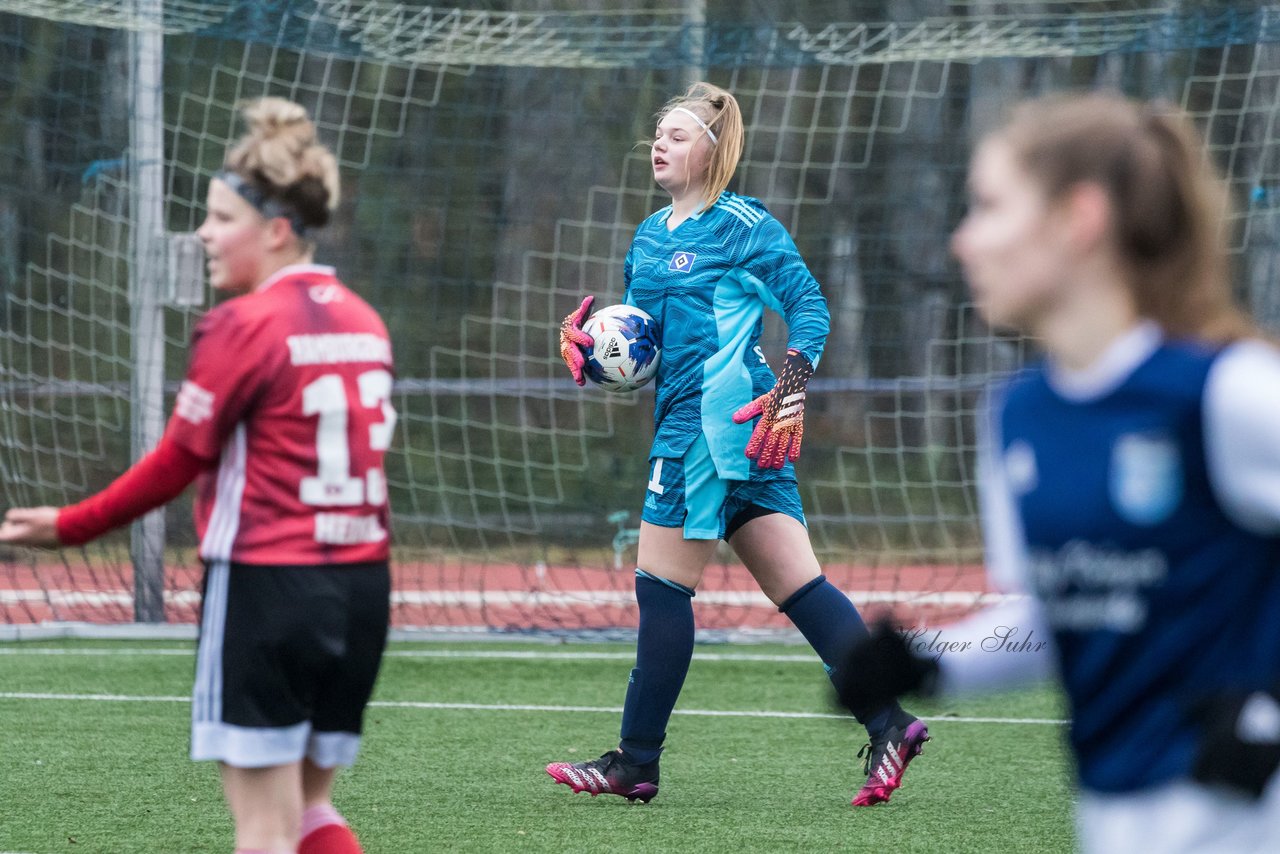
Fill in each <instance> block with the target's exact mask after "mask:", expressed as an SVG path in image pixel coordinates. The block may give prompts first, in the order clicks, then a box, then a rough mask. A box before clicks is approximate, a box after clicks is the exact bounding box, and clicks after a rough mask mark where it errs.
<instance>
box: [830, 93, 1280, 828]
mask: <svg viewBox="0 0 1280 854" xmlns="http://www.w3.org/2000/svg"><path fill="white" fill-rule="evenodd" d="M969 185H970V189H971V196H972V199H971V204H970V207H969V213H968V215H967V216H966V218H965V219H964V221H963V222H962V223H961V225H960V227H959V229H958V230H957V232H956V234H955V236H954V238H953V241H952V245H953V249H954V251H955V254H956V256H957V257H958V258H959V259H960V262H961V265H962V266H963V268H964V272H965V275H966V277H967V279H968V280H969V284H970V287H971V290H972V292H973V294H974V297H975V300H976V302H977V305H978V308H979V310H980V311H981V313H982V314H983V316H984V317H985V318H986V319H987V320H988V321H989V322H990V323H991V324H993V325H995V326H1001V327H1009V328H1011V329H1013V330H1015V331H1018V332H1021V333H1023V334H1025V335H1028V336H1030V337H1032V338H1035V339H1037V340H1039V341H1040V342H1042V343H1043V347H1044V350H1045V358H1044V359H1043V361H1041V362H1039V363H1037V364H1033V365H1032V366H1030V367H1029V368H1027V369H1025V370H1024V371H1023V372H1022V373H1021V374H1019V375H1017V376H1015V377H1014V378H1013V379H1012V380H1011V381H1010V382H1009V383H1008V384H1007V385H1006V386H1004V387H1003V388H1002V389H1001V390H1000V391H999V392H998V393H997V394H996V395H995V397H994V403H995V405H994V406H993V407H992V408H991V413H990V417H989V419H986V423H989V426H988V427H986V428H985V429H984V430H983V431H982V432H983V433H985V434H986V439H985V440H984V442H983V445H984V446H985V448H984V449H983V453H982V456H981V459H980V472H981V477H980V486H981V494H982V498H983V502H982V504H983V516H984V524H985V527H986V534H987V554H988V566H989V569H990V571H991V573H992V575H993V577H994V578H995V579H996V580H997V581H999V582H1001V586H1004V587H1006V588H1014V589H1023V590H1026V591H1027V592H1029V593H1030V594H1031V595H1030V596H1028V597H1025V598H1024V599H1022V600H1021V601H1020V602H1019V603H1017V604H1014V605H1009V606H1003V607H1004V610H1002V611H996V612H982V613H979V614H977V615H975V616H974V617H972V618H970V619H969V620H968V621H966V622H965V623H963V624H960V625H958V626H953V627H952V628H951V629H950V630H946V629H944V630H943V632H944V635H945V634H947V633H948V631H949V633H950V637H949V638H947V640H948V641H949V642H951V645H952V648H955V647H957V646H960V645H963V644H964V643H965V642H966V641H968V642H969V643H970V644H971V646H970V647H969V648H968V649H966V650H965V651H964V652H961V653H958V654H953V653H947V654H945V655H943V656H941V657H940V660H933V659H922V658H919V657H917V656H915V655H914V654H913V653H912V652H911V651H910V650H908V648H907V645H906V644H905V643H904V640H903V639H902V638H901V637H900V636H898V635H896V634H894V633H893V632H892V631H890V630H888V629H887V628H886V627H879V626H877V627H876V629H875V631H874V632H873V636H872V637H871V638H869V639H866V640H864V641H862V642H860V643H857V644H855V646H854V647H853V648H852V650H851V651H850V652H849V653H848V654H847V655H846V656H845V657H844V658H843V659H842V663H841V665H840V667H839V668H838V669H837V671H836V673H837V676H836V679H835V682H836V685H837V688H838V690H839V692H840V696H841V697H842V699H843V700H844V702H846V703H847V704H849V705H850V706H851V707H852V708H855V709H860V708H863V707H865V705H866V704H869V703H870V704H876V703H881V702H885V701H887V700H889V699H893V698H896V697H897V696H898V695H899V694H902V693H906V692H908V691H911V690H916V691H923V692H925V693H929V692H932V691H938V690H962V689H976V688H992V687H996V686H1003V685H1011V684H1014V683H1015V682H1017V681H1020V680H1022V679H1025V678H1028V677H1031V676H1036V675H1048V674H1050V673H1056V674H1057V675H1058V677H1059V679H1060V680H1061V682H1062V686H1063V689H1064V692H1065V694H1066V697H1067V700H1068V701H1069V703H1070V710H1071V717H1072V726H1071V733H1070V744H1071V748H1072V752H1073V754H1074V758H1075V764H1076V768H1077V773H1078V775H1079V782H1080V787H1081V790H1082V791H1081V795H1080V798H1079V806H1078V815H1077V820H1078V821H1077V824H1078V828H1079V834H1080V838H1081V842H1082V845H1083V848H1084V850H1085V851H1089V852H1111V851H1144V852H1170V851H1186V852H1191V851H1197V852H1198V851H1223V852H1264V851H1267V852H1274V851H1280V775H1278V774H1277V773H1276V769H1277V766H1278V765H1280V696H1278V695H1277V687H1278V686H1280V429H1278V427H1280V352H1277V349H1276V347H1275V345H1274V342H1271V341H1268V340H1265V338H1264V336H1263V335H1262V334H1261V333H1260V332H1259V331H1258V329H1257V328H1256V327H1255V326H1254V324H1253V323H1252V322H1251V321H1250V320H1249V319H1248V318H1247V317H1246V316H1245V315H1244V314H1243V312H1242V311H1241V310H1239V309H1238V308H1237V307H1236V306H1235V304H1234V303H1233V301H1232V298H1231V290H1230V285H1229V278H1228V275H1227V270H1226V257H1227V247H1226V242H1225V234H1226V229H1225V228H1224V227H1223V219H1222V217H1223V213H1224V211H1225V210H1226V207H1227V206H1226V192H1225V188H1224V186H1223V182H1222V181H1221V180H1220V179H1219V178H1218V177H1217V176H1216V175H1215V174H1214V173H1213V170H1212V168H1211V166H1210V165H1209V158H1208V157H1207V156H1206V155H1205V154H1204V150H1203V143H1202V141H1201V140H1200V138H1199V137H1198V136H1197V134H1196V131H1195V129H1194V128H1193V126H1192V125H1191V122H1190V120H1189V119H1188V118H1187V117H1186V116H1185V115H1182V114H1180V113H1177V112H1176V111H1174V110H1172V108H1163V107H1159V106H1155V105H1145V104H1140V103H1135V102H1131V101H1127V100H1124V99H1122V98H1119V97H1117V96H1103V95H1093V96H1070V97H1068V96H1062V97H1057V98H1052V99H1045V100H1040V101H1032V102H1029V103H1027V104H1025V105H1023V106H1021V107H1020V108H1018V110H1017V111H1016V112H1015V113H1014V114H1013V116H1012V118H1011V120H1010V122H1009V123H1008V124H1007V125H1005V126H1004V127H1003V128H1001V129H999V130H997V131H996V132H995V133H994V134H992V135H990V136H988V137H987V138H986V139H985V140H984V141H983V142H982V143H981V144H980V145H979V147H978V149H977V151H976V153H975V155H974V158H973V163H972V166H971V169H970V176H969ZM1014 631H1016V632H1017V635H1016V638H1015V637H1014V636H1013V632H1014ZM984 637H985V641H984V640H983V638H984ZM1033 638H1041V639H1049V638H1052V643H1051V644H1049V645H1048V646H1047V647H1046V648H1045V649H1044V650H1043V651H1042V652H1041V653H1040V654H1036V653H1034V652H1033V651H1032V649H1034V644H1033V645H1032V646H1031V647H1030V648H1028V646H1027V644H1026V642H1027V641H1032V639H1033ZM1004 640H1020V641H1021V643H1020V644H1019V648H1020V649H1021V650H1022V651H1019V652H1009V651H1008V649H1007V645H1006V644H1005V643H1004V642H1003V641H1004ZM997 641H999V642H997ZM868 674H871V675H874V674H882V676H883V678H882V679H880V680H876V679H874V678H868ZM993 759H996V757H993ZM994 767H997V768H998V767H1000V765H999V764H998V760H997V764H996V765H995V766H994Z"/></svg>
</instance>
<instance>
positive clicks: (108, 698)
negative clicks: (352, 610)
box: [0, 691, 1067, 726]
mask: <svg viewBox="0 0 1280 854" xmlns="http://www.w3.org/2000/svg"><path fill="white" fill-rule="evenodd" d="M0 700H69V701H90V702H103V703H189V702H191V698H190V697H167V696H156V697H147V696H135V695H127V694H46V693H27V692H20V691H0ZM369 705H370V706H373V707H376V708H383V709H429V710H435V711H468V712H557V713H558V712H573V713H578V712H596V713H600V714H611V715H617V714H621V713H622V707H621V706H543V705H524V704H512V703H427V702H417V701H412V700H374V701H373V702H371V703H370V704H369ZM674 714H677V715H687V716H689V717H704V718H787V719H807V720H847V719H848V715H840V714H833V713H829V712H770V711H736V710H724V709H676V710H675V712H674ZM928 720H929V721H930V722H932V723H958V724H1040V725H1052V726H1059V725H1062V724H1065V723H1067V722H1066V721H1064V720H1056V719H1053V718H979V717H975V718H969V717H946V716H944V717H939V718H929V719H928Z"/></svg>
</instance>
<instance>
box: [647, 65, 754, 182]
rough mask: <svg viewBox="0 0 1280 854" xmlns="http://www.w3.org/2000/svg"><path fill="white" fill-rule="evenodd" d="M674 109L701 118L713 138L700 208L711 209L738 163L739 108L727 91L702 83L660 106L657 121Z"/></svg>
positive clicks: (739, 156)
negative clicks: (686, 111)
mask: <svg viewBox="0 0 1280 854" xmlns="http://www.w3.org/2000/svg"><path fill="white" fill-rule="evenodd" d="M676 107H682V108H684V109H686V110H689V111H690V112H692V113H693V114H695V115H696V116H697V117H698V118H700V119H702V121H703V122H705V123H706V125H707V128H709V129H710V131H711V133H712V134H714V135H715V140H716V141H715V144H714V145H712V147H711V157H710V160H709V161H708V163H707V176H706V181H705V183H704V184H703V193H702V200H703V207H711V206H712V205H713V204H715V202H716V199H718V198H720V194H721V193H723V192H724V191H725V190H726V189H727V188H728V186H729V181H730V180H732V178H733V173H734V172H735V171H736V170H737V168H738V161H739V160H741V159H742V146H743V138H744V134H743V130H742V109H741V108H740V107H739V106H738V99H737V98H735V97H733V94H732V93H731V92H729V90H727V89H721V88H720V87H719V86H716V85H714V84H712V83H707V82H705V81H699V82H697V83H694V84H693V85H692V86H690V87H689V88H688V89H687V90H686V91H685V92H684V94H682V95H677V96H676V97H674V98H672V99H671V100H670V101H668V102H667V103H666V104H665V105H663V107H662V109H661V110H660V111H659V112H658V121H659V122H661V121H662V120H663V119H664V118H665V117H666V116H667V114H668V113H670V112H671V111H672V110H674V109H675V108H676ZM703 133H704V134H705V133H706V131H705V130H704V131H703Z"/></svg>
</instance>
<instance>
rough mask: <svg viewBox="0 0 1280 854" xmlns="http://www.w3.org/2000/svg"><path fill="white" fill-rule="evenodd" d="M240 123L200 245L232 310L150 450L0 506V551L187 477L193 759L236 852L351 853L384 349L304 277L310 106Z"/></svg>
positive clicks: (377, 515) (310, 195) (374, 611)
mask: <svg viewBox="0 0 1280 854" xmlns="http://www.w3.org/2000/svg"><path fill="white" fill-rule="evenodd" d="M244 114H245V118H246V120H247V122H248V125H249V129H248V132H247V133H246V135H245V136H244V137H243V138H242V139H241V140H240V142H239V143H238V144H237V145H236V146H234V147H233V148H232V149H231V151H230V152H229V153H228V155H227V158H226V162H225V166H224V169H223V171H221V172H219V173H218V174H217V175H215V176H214V178H213V180H212V181H211V182H210V185H209V196H208V216H207V217H206V219H205V221H204V223H203V224H202V225H201V226H200V228H199V230H198V231H197V234H198V235H199V237H200V239H201V240H202V241H203V243H204V248H205V252H206V254H207V256H208V271H209V279H210V284H211V285H212V286H213V288H214V289H215V290H217V291H219V292H221V293H223V294H226V295H228V296H230V297H231V298H230V299H228V300H226V301H224V302H222V303H221V304H220V305H218V306H217V307H216V308H213V309H211V310H210V311H209V312H208V313H207V314H206V315H205V316H204V318H203V319H202V320H201V321H200V323H199V324H198V325H197V327H196V329H195V333H194V335H193V340H192V348H191V356H190V365H189V367H188V369H187V375H186V378H185V380H184V381H183V383H182V386H181V389H180V390H179V392H178V396H177V400H176V402H175V406H174V411H173V415H172V417H171V418H170V419H169V423H168V426H167V428H166V430H165V433H164V436H163V437H162V438H161V440H160V442H159V444H158V445H157V446H156V448H155V450H153V451H152V452H151V453H150V454H148V455H146V456H145V457H143V458H142V459H141V460H139V461H138V463H137V464H135V465H134V466H133V467H132V468H130V469H129V470H128V471H127V472H125V473H124V474H123V475H122V476H121V477H120V478H118V479H117V480H116V481H115V482H113V483H112V484H111V485H110V486H108V487H107V488H106V489H104V490H103V491H102V492H100V493H98V494H97V495H94V496H92V497H91V498H88V499H86V500H85V501H82V502H80V503H79V504H74V505H71V506H68V507H62V508H56V507H36V508H13V509H10V510H9V511H8V512H7V513H6V514H5V519H4V523H3V525H2V526H0V542H5V543H12V544H22V545H35V546H59V545H76V544H80V543H84V542H88V541H89V540H92V539H94V538H95V537H97V536H100V535H101V534H103V533H106V532H107V531H109V530H111V529H112V528H115V527H118V526H120V525H123V524H125V523H127V522H129V521H131V520H133V519H135V518H137V517H138V516H141V515H142V514H144V513H146V512H147V511H149V510H152V509H154V508H156V507H159V506H160V505H162V504H164V503H165V502H167V501H169V500H170V499H172V498H174V497H175V496H177V495H178V494H179V493H180V492H182V490H183V489H184V488H185V487H186V486H187V485H188V484H190V483H191V482H192V481H197V482H198V487H197V489H198V493H197V497H196V502H195V516H196V527H197V532H198V534H199V537H200V556H201V559H202V560H203V561H204V563H205V567H206V573H205V584H204V586H205V589H204V601H203V606H202V612H201V624H200V644H199V650H198V653H197V659H196V680H195V689H194V692H193V698H192V739H191V756H192V758H193V759H197V760H216V761H218V762H219V763H220V767H221V770H222V782H223V789H224V792H225V794H226V797H227V802H228V805H229V807H230V809H231V812H232V815H233V816H234V818H235V825H236V850H237V852H240V854H248V853H249V852H280V854H284V852H294V851H297V852H300V854H352V853H353V852H359V851H360V850H361V849H360V845H359V842H357V840H356V838H355V836H354V834H352V832H351V830H350V828H348V827H347V825H346V822H345V821H344V820H343V818H342V817H341V815H339V814H338V813H337V812H336V811H335V810H334V808H333V805H332V803H331V800H330V792H331V790H332V786H333V779H334V775H335V773H336V770H337V768H338V767H340V766H344V765H350V764H351V763H352V762H353V761H354V759H355V755H356V751H357V749H358V747H359V743H360V733H361V721H362V717H363V713H364V708H365V705H366V704H367V702H368V699H369V696H370V694H371V693H372V690H373V683H374V679H375V677H376V676H377V672H378V667H379V664H380V661H381V658H382V651H383V647H384V645H385V643H386V636H387V625H388V619H389V599H390V596H389V593H390V573H389V569H388V559H389V554H390V550H389V544H388V514H389V511H388V507H387V485H386V477H385V474H384V469H383V455H384V453H385V451H386V449H387V447H388V446H389V445H390V443H391V437H392V433H393V430H394V425H395V418H396V413H395V410H394V409H393V408H392V406H391V403H390V395H391V385H392V370H393V363H392V358H391V343H390V340H389V338H388V335H387V331H386V327H385V326H384V325H383V323H382V320H381V319H380V318H379V316H378V314H377V312H375V311H374V310H373V309H372V308H371V307H370V306H369V305H368V304H367V303H365V302H364V301H363V300H362V299H360V298H359V297H358V296H356V295H355V294H354V293H352V292H351V291H350V290H348V289H347V288H346V287H345V286H344V285H343V284H342V283H341V282H339V281H338V279H337V278H335V276H334V272H333V270H332V269H331V268H328V267H321V266H317V265H314V264H312V263H311V261H312V253H313V250H314V246H313V244H312V243H311V241H310V240H309V239H308V235H309V234H310V233H311V230H312V229H314V228H317V227H320V226H323V225H324V224H325V223H326V222H327V221H328V219H329V214H330V211H331V210H332V209H333V208H334V207H335V205H336V204H337V201H338V171H337V163H336V161H335V159H334V157H333V155H332V154H331V153H330V152H329V151H328V150H326V149H325V148H324V147H323V146H321V145H319V144H318V143H317V142H316V140H315V127H314V125H313V124H312V122H311V121H310V119H309V118H308V117H307V114H306V111H305V110H304V109H303V108H302V107H300V106H298V105H297V104H294V103H292V102H289V101H285V100H283V99H280V98H263V99H260V100H258V101H255V102H252V103H251V104H249V105H248V106H247V107H246V108H245V111H244Z"/></svg>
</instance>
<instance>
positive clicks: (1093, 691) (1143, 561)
mask: <svg viewBox="0 0 1280 854" xmlns="http://www.w3.org/2000/svg"><path fill="white" fill-rule="evenodd" d="M1091 371H1092V373H1091V374H1082V373H1076V374H1067V373H1065V372H1063V371H1060V370H1055V369H1054V368H1053V367H1051V366H1049V365H1046V364H1038V365H1034V366H1032V367H1030V368H1028V369H1027V370H1026V371H1024V372H1022V373H1021V374H1020V375H1018V376H1016V377H1015V378H1014V379H1013V380H1012V381H1011V382H1010V383H1009V384H1008V385H1007V386H1006V387H1005V388H1004V389H1003V392H1002V393H1001V394H1000V395H997V396H996V398H995V400H994V404H995V411H994V414H995V419H994V422H993V427H994V430H995V431H996V434H997V435H996V436H995V437H994V442H995V447H996V449H997V453H998V455H999V459H998V460H997V466H996V468H998V469H999V480H1000V482H1001V483H1002V484H1003V489H1004V490H1005V491H1006V492H1007V497H1008V498H1009V500H1010V506H1011V507H1012V509H1013V513H1011V514H1010V518H1009V520H1008V524H1007V525H1006V530H1005V531H1004V534H1003V536H1004V537H1005V538H1006V539H1016V540H1017V541H1018V542H1017V544H1016V547H1015V548H1009V547H1007V544H1005V545H1004V546H1002V545H1001V544H1000V543H998V542H997V543H994V544H993V543H990V542H989V553H990V549H991V548H994V549H995V551H996V552H997V553H998V554H1004V555H1009V554H1014V553H1019V554H1020V557H1019V560H1018V563H1019V564H1020V566H1019V567H1018V568H1017V569H1016V570H1015V574H1019V573H1020V574H1022V575H1023V579H1022V581H1023V583H1024V584H1025V587H1026V588H1027V589H1029V590H1030V592H1031V593H1032V594H1033V595H1034V596H1035V598H1036V600H1037V601H1038V603H1039V606H1040V612H1041V614H1042V616H1043V620H1044V624H1045V625H1046V626H1047V627H1048V628H1049V630H1050V631H1051V632H1052V635H1053V640H1054V647H1055V648H1056V655H1057V665H1058V668H1059V675H1060V677H1061V679H1062V683H1063V686H1064V688H1065V690H1066V694H1067V697H1068V699H1069V701H1070V705H1071V713H1072V731H1071V744H1072V747H1073V749H1074V751H1075V755H1076V760H1077V765H1078V771H1079V775H1080V780H1081V784H1082V785H1083V786H1084V787H1085V788H1087V789H1090V790H1094V791H1100V792H1127V791H1135V790H1139V789H1144V788H1148V787H1150V786H1154V785H1157V784H1160V783H1163V782H1166V781H1169V780H1172V779H1175V778H1178V777H1184V776H1186V775H1187V774H1188V773H1189V772H1190V768H1191V764H1192V760H1193V757H1194V754H1195V750H1196V746H1197V742H1198V739H1199V732H1198V728H1197V726H1196V725H1195V724H1194V723H1193V722H1192V720H1191V713H1190V710H1191V708H1192V707H1193V706H1194V704H1195V703H1197V701H1199V700H1201V699H1204V698H1206V697H1209V696H1212V695H1213V694H1214V693H1215V692H1219V691H1222V690H1224V689H1253V688H1262V687H1269V686H1272V685H1275V684H1277V682H1280V420H1277V419H1280V355H1277V353H1276V351H1275V350H1274V349H1273V348H1271V347H1269V346H1268V345H1265V344H1262V343H1261V342H1256V341H1255V342H1242V343H1239V344H1236V345H1232V346H1230V347H1228V348H1226V349H1225V350H1222V351H1215V350H1211V349H1207V348H1204V347H1200V346H1195V345H1189V344H1180V343H1170V342H1165V341H1163V340H1161V337H1160V333H1159V330H1158V329H1157V328H1156V327H1155V326H1154V325H1151V324H1147V325H1144V326H1141V327H1139V328H1138V329H1137V330H1135V331H1133V332H1131V333H1129V334H1128V335H1127V336H1125V337H1124V338H1123V339H1122V340H1121V341H1120V342H1117V344H1116V345H1113V347H1112V348H1111V349H1110V350H1109V351H1108V353H1107V354H1106V355H1105V356H1104V358H1103V359H1101V360H1100V364H1099V365H1097V366H1095V368H1093V369H1091ZM1005 574H1006V575H1007V574H1008V570H1005Z"/></svg>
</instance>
